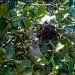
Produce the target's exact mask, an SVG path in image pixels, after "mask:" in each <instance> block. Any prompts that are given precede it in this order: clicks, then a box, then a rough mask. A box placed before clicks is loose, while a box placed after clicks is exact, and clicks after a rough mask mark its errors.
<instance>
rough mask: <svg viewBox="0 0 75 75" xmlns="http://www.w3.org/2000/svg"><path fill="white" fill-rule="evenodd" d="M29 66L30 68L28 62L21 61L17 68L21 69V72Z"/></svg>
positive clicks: (29, 62)
mask: <svg viewBox="0 0 75 75" xmlns="http://www.w3.org/2000/svg"><path fill="white" fill-rule="evenodd" d="M30 66H31V61H30V60H22V61H21V63H20V64H19V67H20V68H21V70H22V69H24V68H26V67H30Z"/></svg>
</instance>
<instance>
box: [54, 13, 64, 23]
mask: <svg viewBox="0 0 75 75" xmlns="http://www.w3.org/2000/svg"><path fill="white" fill-rule="evenodd" d="M55 15H56V21H58V23H60V22H61V21H62V19H63V18H64V16H63V15H62V14H61V13H56V14H55Z"/></svg>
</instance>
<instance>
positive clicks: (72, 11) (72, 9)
mask: <svg viewBox="0 0 75 75" xmlns="http://www.w3.org/2000/svg"><path fill="white" fill-rule="evenodd" d="M70 12H71V14H72V15H73V17H75V9H74V8H71V9H70Z"/></svg>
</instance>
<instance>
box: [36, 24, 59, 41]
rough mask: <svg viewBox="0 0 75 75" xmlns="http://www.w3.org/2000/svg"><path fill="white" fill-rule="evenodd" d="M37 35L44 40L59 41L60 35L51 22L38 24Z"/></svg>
mask: <svg viewBox="0 0 75 75" xmlns="http://www.w3.org/2000/svg"><path fill="white" fill-rule="evenodd" d="M36 35H37V37H38V38H39V39H40V40H41V41H44V42H49V41H50V40H51V41H57V40H58V39H59V38H60V35H59V34H58V33H57V31H56V28H55V26H53V25H50V24H38V25H37V30H36Z"/></svg>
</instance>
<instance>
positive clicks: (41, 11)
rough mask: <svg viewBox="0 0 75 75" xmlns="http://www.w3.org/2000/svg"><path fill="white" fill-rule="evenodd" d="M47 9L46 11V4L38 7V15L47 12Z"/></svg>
mask: <svg viewBox="0 0 75 75" xmlns="http://www.w3.org/2000/svg"><path fill="white" fill-rule="evenodd" d="M45 11H46V7H45V6H40V7H39V8H38V15H42V14H45Z"/></svg>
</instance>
